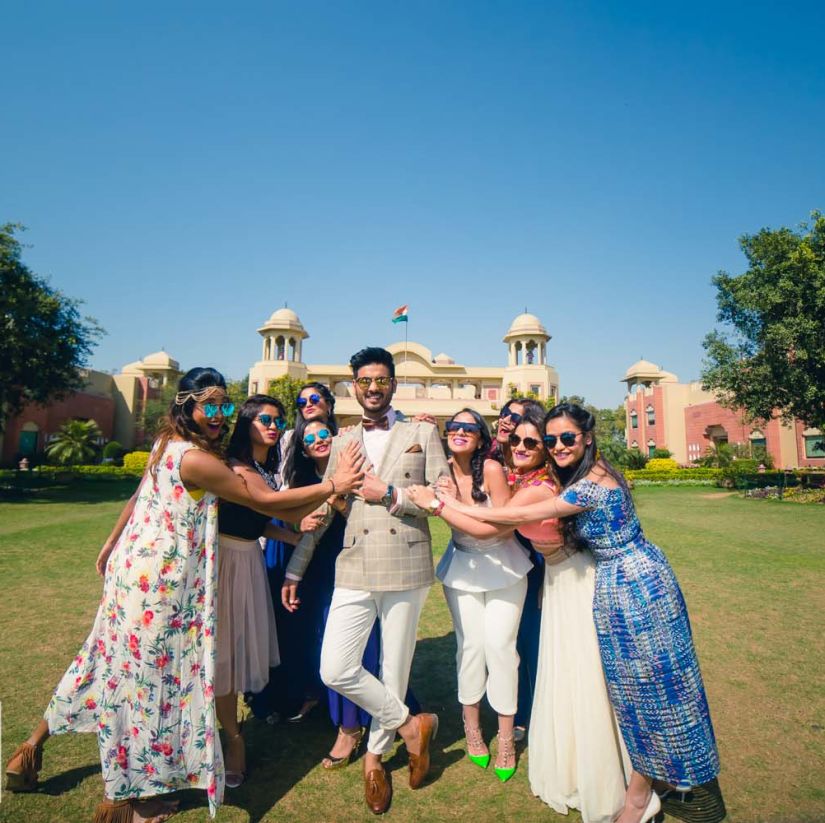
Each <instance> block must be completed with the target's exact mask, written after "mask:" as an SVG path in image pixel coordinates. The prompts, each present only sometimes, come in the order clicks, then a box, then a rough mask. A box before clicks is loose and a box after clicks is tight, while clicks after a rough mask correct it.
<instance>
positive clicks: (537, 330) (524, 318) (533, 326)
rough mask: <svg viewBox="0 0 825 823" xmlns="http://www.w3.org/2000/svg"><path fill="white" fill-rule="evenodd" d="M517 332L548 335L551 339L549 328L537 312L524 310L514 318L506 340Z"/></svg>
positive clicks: (520, 333)
mask: <svg viewBox="0 0 825 823" xmlns="http://www.w3.org/2000/svg"><path fill="white" fill-rule="evenodd" d="M516 334H518V335H522V334H533V335H539V336H542V337H546V338H547V339H548V340H549V339H550V335H549V334H548V333H547V329H545V328H544V325H543V324H542V322H541V320H539V319H538V317H536V315H535V314H530V313H529V312H524V313H523V314H520V315H518V317H516V319H515V320H513V322H512V323H511V324H510V328H509V329H508V330H507V334H506V335H505V337H504V340H505V342H506V341H507V339H508V338H509V337H511V336H512V335H516Z"/></svg>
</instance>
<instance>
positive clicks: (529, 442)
mask: <svg viewBox="0 0 825 823" xmlns="http://www.w3.org/2000/svg"><path fill="white" fill-rule="evenodd" d="M507 441H508V442H509V443H510V445H511V446H512V447H513V448H515V447H516V446H520V445H521V444H522V443H524V448H525V449H527V451H534V450H535V449H537V448H538V447H539V446H540V445H541V440H536V438H535V437H519V436H518V435H517V434H511V435H510V436H509V437H508V438H507Z"/></svg>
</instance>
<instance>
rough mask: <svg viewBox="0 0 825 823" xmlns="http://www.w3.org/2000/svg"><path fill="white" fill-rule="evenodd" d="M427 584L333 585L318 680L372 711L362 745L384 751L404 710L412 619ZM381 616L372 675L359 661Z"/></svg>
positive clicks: (403, 718)
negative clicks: (383, 588)
mask: <svg viewBox="0 0 825 823" xmlns="http://www.w3.org/2000/svg"><path fill="white" fill-rule="evenodd" d="M429 589H430V587H429V586H423V587H422V588H419V589H408V590H407V591H400V592H369V591H361V590H359V589H342V588H336V589H335V590H334V591H333V593H332V603H331V605H330V608H329V617H328V618H327V627H326V630H325V631H324V642H323V645H322V646H321V680H323V681H324V685H326V686H328V687H329V688H330V689H334V690H335V691H336V692H338V693H339V694H342V695H343V696H344V697H347V698H349V699H350V700H351V701H352V702H353V703H355V704H356V705H357V706H360V707H361V708H362V709H364V710H365V711H367V712H369V713H370V714H371V715H372V726H371V727H370V737H369V741H368V743H367V749H368V750H369V751H370V752H371V753H372V754H386V753H387V752H389V750H390V749H391V748H392V744H393V741H394V740H395V730H396V729H397V728H398V727H399V726H401V725H403V724H404V722H405V721H406V719H407V717H408V716H409V714H410V711H409V709H408V708H407V706H406V705H405V703H404V696H405V695H406V693H407V683H408V681H409V679H410V666H411V665H412V659H413V654H414V653H415V636H416V632H417V630H418V618H419V615H420V614H421V609H422V608H423V607H424V601H425V600H426V599H427V592H428V591H429ZM376 618H377V619H379V620H380V621H381V668H380V671H379V673H378V677H375V676H374V675H372V674H370V673H369V672H368V671H367V670H366V669H365V668H364V667H363V666H362V665H361V661H362V659H363V657H364V649H365V648H366V646H367V641H368V640H369V636H370V632H371V631H372V625H373V623H375V620H376Z"/></svg>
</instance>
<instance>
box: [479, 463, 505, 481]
mask: <svg viewBox="0 0 825 823" xmlns="http://www.w3.org/2000/svg"><path fill="white" fill-rule="evenodd" d="M498 477H506V472H505V471H504V466H502V465H501V463H499V462H498V460H492V459H491V458H488V459H487V460H485V461H484V479H485V480H489V479H490V478H498Z"/></svg>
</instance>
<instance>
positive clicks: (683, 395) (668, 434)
mask: <svg viewBox="0 0 825 823" xmlns="http://www.w3.org/2000/svg"><path fill="white" fill-rule="evenodd" d="M622 382H624V383H626V384H627V394H626V395H625V401H624V407H625V414H626V417H627V429H626V431H627V446H628V448H638V449H640V450H641V451H642V452H644V453H645V454H648V455H650V454H652V453H653V451H654V450H655V449H657V448H660V449H668V450H669V451H670V452H672V454H673V458H674V459H675V460H676V461H677V462H678V463H680V464H683V465H688V464H690V463H692V462H693V461H694V460H697V459H699V458H700V457H702V456H703V455H704V454H705V452H706V451H707V450H708V448H711V447H713V445H714V444H718V443H732V444H734V443H736V444H740V445H748V444H751V445H753V446H762V447H764V448H765V449H766V450H767V452H768V454H770V455H771V457H772V458H773V462H774V465H775V466H776V467H777V468H788V469H792V468H799V467H801V466H811V467H813V466H820V467H821V466H825V450H823V449H822V448H821V443H822V441H823V439H825V437H823V435H822V433H821V432H820V431H819V429H812V428H809V427H806V426H805V425H804V423H802V422H801V421H799V420H794V421H793V422H792V423H791V424H786V423H783V422H782V421H781V420H780V419H779V418H778V417H775V418H773V419H772V420H769V421H767V423H764V424H759V425H755V424H753V423H749V422H748V420H747V419H746V417H745V415H744V414H742V412H739V411H736V410H732V409H729V408H726V407H725V406H722V405H721V404H720V403H719V401H718V398H717V397H716V395H714V394H713V393H712V392H708V391H705V390H704V389H703V388H702V385H701V383H700V382H698V381H694V382H692V383H680V382H679V379H678V378H677V376H676V375H675V374H672V373H671V372H667V371H664V370H663V369H661V368H660V367H659V366H657V365H656V364H654V363H651V362H650V361H648V360H639V361H637V362H636V363H634V364H633V365H632V366H631V367H630V368H629V369H628V370H627V371H626V372H625V375H624V377H623V378H622Z"/></svg>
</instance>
